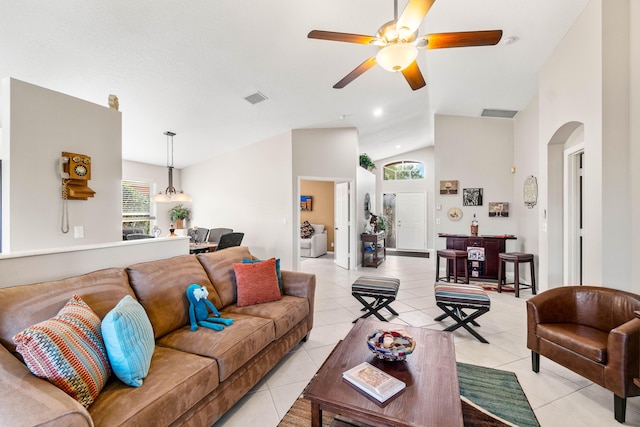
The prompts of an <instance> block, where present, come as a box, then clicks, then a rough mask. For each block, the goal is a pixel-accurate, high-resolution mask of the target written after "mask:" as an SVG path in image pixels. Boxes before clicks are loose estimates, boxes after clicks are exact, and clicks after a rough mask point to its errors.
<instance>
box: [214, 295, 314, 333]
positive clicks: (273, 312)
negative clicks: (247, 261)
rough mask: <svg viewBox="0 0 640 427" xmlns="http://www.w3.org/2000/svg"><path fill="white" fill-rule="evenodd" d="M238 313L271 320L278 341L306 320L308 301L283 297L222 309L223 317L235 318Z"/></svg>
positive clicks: (287, 296)
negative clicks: (271, 300)
mask: <svg viewBox="0 0 640 427" xmlns="http://www.w3.org/2000/svg"><path fill="white" fill-rule="evenodd" d="M238 313H241V314H245V315H251V316H258V317H264V318H266V319H271V320H273V323H274V325H275V333H276V335H275V339H280V337H282V336H283V335H285V334H286V333H287V332H289V331H290V330H291V329H292V328H293V327H294V326H295V325H297V324H298V323H300V322H301V321H303V320H306V319H307V316H308V315H309V300H307V299H306V298H300V297H293V296H289V295H284V296H283V297H282V299H281V300H279V301H273V302H267V303H264V304H257V305H251V306H247V307H238V306H236V305H232V306H229V307H227V308H225V309H224V311H223V314H222V315H223V316H224V317H235V316H236V315H237V314H238Z"/></svg>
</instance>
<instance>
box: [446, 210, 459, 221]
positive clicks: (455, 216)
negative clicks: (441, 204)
mask: <svg viewBox="0 0 640 427" xmlns="http://www.w3.org/2000/svg"><path fill="white" fill-rule="evenodd" d="M447 216H448V217H449V219H450V220H451V221H460V219H461V218H462V210H461V209H460V208H451V209H449V210H448V211H447Z"/></svg>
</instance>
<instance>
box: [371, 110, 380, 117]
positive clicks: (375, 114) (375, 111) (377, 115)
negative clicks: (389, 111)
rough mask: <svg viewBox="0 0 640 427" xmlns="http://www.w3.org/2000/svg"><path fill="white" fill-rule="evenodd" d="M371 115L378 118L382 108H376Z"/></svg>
mask: <svg viewBox="0 0 640 427" xmlns="http://www.w3.org/2000/svg"><path fill="white" fill-rule="evenodd" d="M373 115H374V116H376V117H380V116H381V115H382V108H376V109H375V110H373Z"/></svg>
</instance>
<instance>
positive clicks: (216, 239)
mask: <svg viewBox="0 0 640 427" xmlns="http://www.w3.org/2000/svg"><path fill="white" fill-rule="evenodd" d="M229 233H233V229H231V228H212V229H211V230H209V238H208V242H209V243H220V236H222V235H223V234H229Z"/></svg>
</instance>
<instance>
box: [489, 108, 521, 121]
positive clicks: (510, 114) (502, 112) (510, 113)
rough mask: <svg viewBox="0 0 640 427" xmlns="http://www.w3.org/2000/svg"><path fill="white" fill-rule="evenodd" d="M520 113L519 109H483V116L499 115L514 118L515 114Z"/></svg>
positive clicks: (504, 117)
mask: <svg viewBox="0 0 640 427" xmlns="http://www.w3.org/2000/svg"><path fill="white" fill-rule="evenodd" d="M516 114H518V112H517V111H513V110H492V109H489V108H485V109H484V110H482V117H498V118H501V119H513V116H515V115H516Z"/></svg>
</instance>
